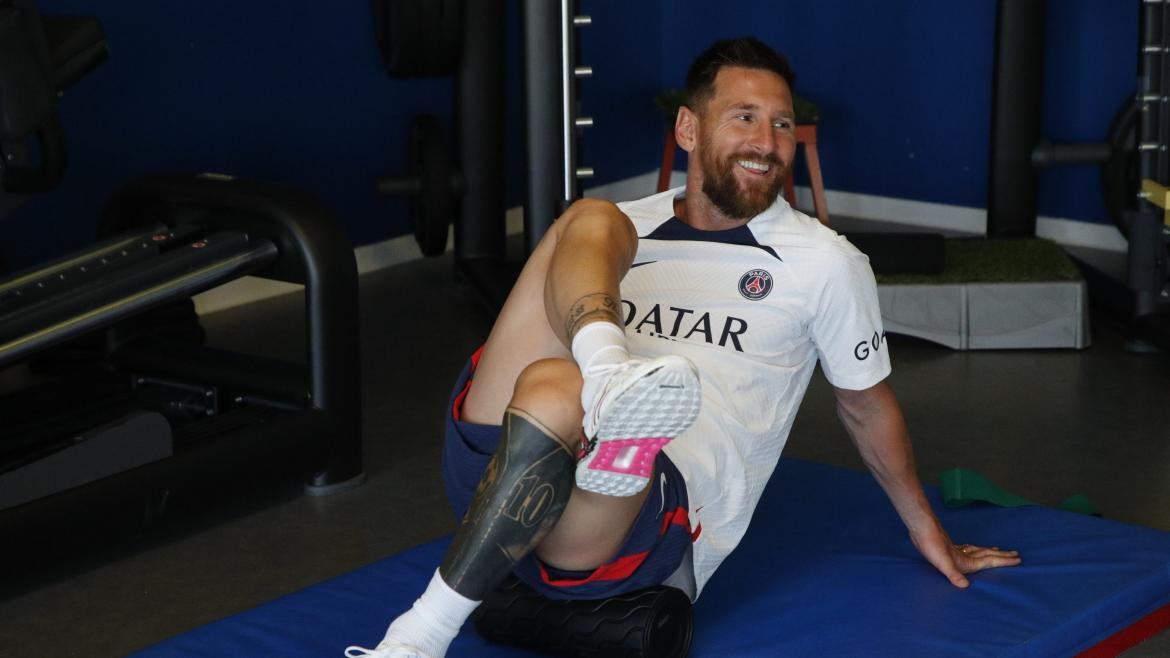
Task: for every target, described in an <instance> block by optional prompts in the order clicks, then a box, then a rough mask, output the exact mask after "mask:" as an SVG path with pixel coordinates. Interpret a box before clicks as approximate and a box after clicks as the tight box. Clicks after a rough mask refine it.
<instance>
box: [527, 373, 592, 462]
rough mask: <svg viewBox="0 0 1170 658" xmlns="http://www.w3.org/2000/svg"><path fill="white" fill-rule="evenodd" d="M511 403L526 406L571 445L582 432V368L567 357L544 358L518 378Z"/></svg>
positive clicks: (530, 412) (533, 414) (536, 417)
mask: <svg viewBox="0 0 1170 658" xmlns="http://www.w3.org/2000/svg"><path fill="white" fill-rule="evenodd" d="M509 406H512V407H516V408H518V409H522V410H524V411H525V412H527V413H528V414H529V415H531V416H532V417H533V418H535V419H537V420H539V421H540V422H541V423H542V424H543V425H545V426H546V427H548V428H549V429H550V430H552V431H553V432H555V433H556V435H557V436H558V437H559V438H561V439H562V440H564V441H565V442H566V444H567V445H568V446H569V447H571V448H572V447H576V445H577V442H578V440H579V439H580V435H581V417H582V415H583V414H584V412H583V411H582V410H581V371H580V370H579V369H578V368H577V364H575V363H573V362H572V361H569V360H567V359H541V360H539V361H536V362H534V363H531V364H529V365H528V366H527V367H526V368H524V370H522V371H521V372H520V376H519V377H517V378H516V388H515V389H514V391H513V393H512V400H511V402H510V403H509Z"/></svg>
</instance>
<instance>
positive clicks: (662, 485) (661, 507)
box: [658, 473, 666, 516]
mask: <svg viewBox="0 0 1170 658" xmlns="http://www.w3.org/2000/svg"><path fill="white" fill-rule="evenodd" d="M659 475H661V476H662V477H661V479H659V480H658V491H659V496H658V499H659V501H660V502H659V503H658V516H662V513H663V512H664V511H666V473H659Z"/></svg>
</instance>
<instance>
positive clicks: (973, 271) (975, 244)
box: [877, 238, 1081, 284]
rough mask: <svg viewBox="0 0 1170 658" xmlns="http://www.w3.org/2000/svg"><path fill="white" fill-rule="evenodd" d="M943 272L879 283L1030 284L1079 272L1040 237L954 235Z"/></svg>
mask: <svg viewBox="0 0 1170 658" xmlns="http://www.w3.org/2000/svg"><path fill="white" fill-rule="evenodd" d="M945 244H946V247H945V249H946V266H945V268H944V269H943V271H942V273H941V274H930V275H927V274H882V275H878V277H877V280H878V283H894V284H898V283H902V284H905V283H932V284H944V283H1030V282H1037V281H1075V280H1078V279H1080V278H1081V275H1080V272H1078V271H1077V268H1076V266H1075V265H1073V263H1072V261H1071V260H1069V258H1068V255H1066V254H1065V253H1064V249H1062V248H1061V247H1060V245H1058V244H1056V243H1055V242H1053V241H1051V240H1044V239H1041V238H1030V239H1024V238H1020V239H985V238H952V239H948V240H946V241H945Z"/></svg>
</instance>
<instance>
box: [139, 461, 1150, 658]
mask: <svg viewBox="0 0 1170 658" xmlns="http://www.w3.org/2000/svg"><path fill="white" fill-rule="evenodd" d="M927 493H928V494H929V495H930V496H931V500H932V503H933V504H934V505H935V509H936V511H937V512H938V514H939V516H940V517H941V518H942V521H943V523H944V525H945V526H946V528H947V531H948V532H949V533H950V534H951V537H952V538H953V539H954V540H955V541H957V542H961V543H972V544H981V545H996V546H1000V547H1003V548H1015V549H1018V550H1019V551H1020V554H1021V557H1022V558H1023V564H1021V565H1020V566H1018V567H1014V568H1010V569H1000V570H991V571H987V572H983V573H980V574H976V575H974V576H973V577H972V578H971V587H970V588H969V589H967V590H959V589H956V588H954V587H953V586H951V585H950V583H949V582H948V581H947V580H946V579H945V578H944V577H943V576H942V575H941V574H939V573H938V572H936V571H935V570H934V569H933V567H931V566H930V565H928V564H927V563H926V562H925V561H923V560H922V558H921V557H920V556H919V555H918V552H917V551H916V550H915V549H914V547H913V546H912V545H911V543H910V540H909V538H908V537H907V535H906V532H905V530H904V529H903V527H902V524H901V522H900V521H899V520H898V517H897V515H896V514H895V513H894V511H893V508H892V507H891V506H890V504H889V502H888V501H887V500H886V498H885V495H884V494H883V493H882V491H881V489H880V488H879V487H878V486H877V484H876V483H875V482H874V481H873V479H872V478H871V477H870V476H868V475H867V474H864V473H857V472H853V471H848V470H845V469H841V468H835V467H832V466H824V465H821V464H814V463H809V462H802V461H796V460H791V459H785V460H782V461H781V463H780V467H779V469H778V470H777V473H776V475H775V476H774V477H773V478H772V482H771V484H769V486H768V490H767V491H766V492H765V494H764V497H763V500H762V501H761V503H760V506H759V508H758V509H757V511H756V518H755V520H754V521H753V522H752V527H751V529H750V530H749V532H748V534H747V536H746V537H745V538H744V541H743V543H742V544H741V545H740V547H739V548H738V549H736V551H735V552H734V553H733V554H732V555H731V557H729V558H728V559H727V561H726V562H725V563H724V564H723V566H722V567H721V568H720V569H719V571H718V572H717V573H716V574H715V576H714V577H713V578H712V579H711V581H710V583H708V585H707V588H706V589H705V590H704V592H703V595H702V596H701V597H700V599H699V601H698V603H697V604H696V606H695V634H694V644H693V646H692V651H691V655H692V656H700V657H701V656H718V657H725V656H781V655H782V656H816V657H818V658H821V657H824V656H866V657H874V656H891V657H898V658H906V657H912V656H1067V655H1072V654H1075V653H1077V652H1079V651H1082V650H1085V649H1088V648H1090V647H1092V646H1094V645H1096V644H1097V643H1098V642H1101V641H1102V640H1104V639H1106V638H1107V637H1109V636H1111V635H1113V634H1114V633H1117V632H1119V631H1122V630H1124V629H1126V628H1127V627H1128V626H1130V625H1131V624H1133V623H1134V622H1136V621H1138V620H1140V619H1141V618H1143V617H1145V616H1146V615H1148V614H1150V613H1152V612H1154V611H1155V610H1157V609H1159V608H1161V607H1162V606H1165V605H1167V604H1170V533H1165V532H1160V531H1156V530H1151V529H1149V528H1143V527H1139V526H1133V525H1127V524H1123V523H1117V522H1114V521H1108V520H1103V519H1099V518H1093V517H1087V516H1082V515H1078V514H1072V513H1069V512H1063V511H1059V510H1053V509H1046V508H1040V507H1020V508H1012V509H1005V508H996V507H989V506H978V505H975V506H970V507H965V508H961V509H945V508H943V507H942V504H941V501H940V498H939V495H938V491H937V490H935V489H934V488H929V489H928V491H927ZM449 541H450V539H449V538H445V539H442V540H438V541H435V542H431V543H429V544H424V545H422V546H419V547H417V548H414V549H411V550H409V551H406V552H405V553H401V554H399V555H395V556H393V557H390V558H386V559H384V560H381V561H379V562H375V563H373V564H371V565H368V566H366V567H363V568H361V569H358V570H357V571H354V572H351V573H348V574H344V575H342V576H339V577H337V578H334V579H332V580H329V581H326V582H324V583H321V584H319V585H315V586H313V587H310V588H307V589H305V590H302V591H300V592H296V593H294V594H290V595H288V596H285V597H282V598H280V599H277V600H275V601H273V602H271V603H268V604H266V605H263V606H260V607H258V608H255V609H253V610H248V611H246V612H243V613H240V614H237V615H234V616H232V617H228V618H227V619H223V620H221V621H217V622H215V623H212V624H208V625H207V626H204V627H201V628H197V629H195V630H193V631H190V632H188V633H184V634H182V635H179V636H177V637H175V638H172V639H170V640H167V641H165V642H163V643H161V644H158V645H155V646H154V647H151V648H149V649H146V650H145V651H142V652H140V653H138V654H135V655H137V656H143V657H162V656H216V657H222V656H250V657H251V656H274V657H275V656H280V657H282V658H297V657H300V656H304V657H306V658H307V657H310V656H311V657H313V658H318V657H321V656H325V657H329V656H341V655H342V650H343V649H344V647H345V646H346V645H348V644H362V645H365V646H373V645H375V644H377V643H378V641H379V640H380V639H381V637H382V634H383V632H384V631H385V627H386V624H387V623H388V622H389V620H390V619H391V618H392V617H394V616H395V615H396V614H398V613H399V612H401V611H403V610H405V609H406V608H407V607H408V606H409V605H410V604H411V603H412V602H413V600H414V599H415V598H416V597H417V596H418V594H419V593H420V592H421V591H422V590H423V588H424V587H425V586H426V583H427V581H428V580H429V579H430V576H431V574H432V573H433V572H434V569H435V566H436V565H437V564H438V563H439V560H440V559H441V557H442V554H443V551H444V549H445V548H446V546H447V543H448V542H449ZM448 655H450V656H455V657H458V656H477V657H479V656H526V655H533V654H529V653H527V652H523V651H519V650H517V649H512V648H508V647H503V646H498V645H491V644H488V643H487V642H486V641H484V640H482V639H480V638H479V636H477V635H476V634H475V631H474V630H473V629H472V628H471V624H470V623H469V624H468V625H467V626H465V627H464V629H463V632H462V633H461V634H460V635H459V637H458V638H456V640H455V642H454V643H453V644H452V645H451V650H450V652H449V654H448Z"/></svg>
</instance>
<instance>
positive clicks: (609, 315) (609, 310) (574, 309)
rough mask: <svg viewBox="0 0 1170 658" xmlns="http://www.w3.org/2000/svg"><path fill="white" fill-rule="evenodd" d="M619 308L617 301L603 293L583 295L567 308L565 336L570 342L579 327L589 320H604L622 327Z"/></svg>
mask: <svg viewBox="0 0 1170 658" xmlns="http://www.w3.org/2000/svg"><path fill="white" fill-rule="evenodd" d="M619 306H620V302H619V301H618V300H617V299H614V298H613V297H611V296H609V295H607V294H605V293H603V292H595V293H590V294H588V295H585V296H584V297H582V298H580V299H578V300H577V301H575V302H573V304H572V306H570V307H569V314H568V315H567V316H565V335H567V336H568V337H569V339H570V340H572V338H573V336H574V335H575V334H576V333H577V330H578V329H580V328H581V325H583V324H585V323H586V322H587V321H591V320H605V321H606V322H612V323H614V324H616V325H617V326H619V327H620V326H622V320H621V317H622V316H621V313H619V312H618V307H619Z"/></svg>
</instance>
